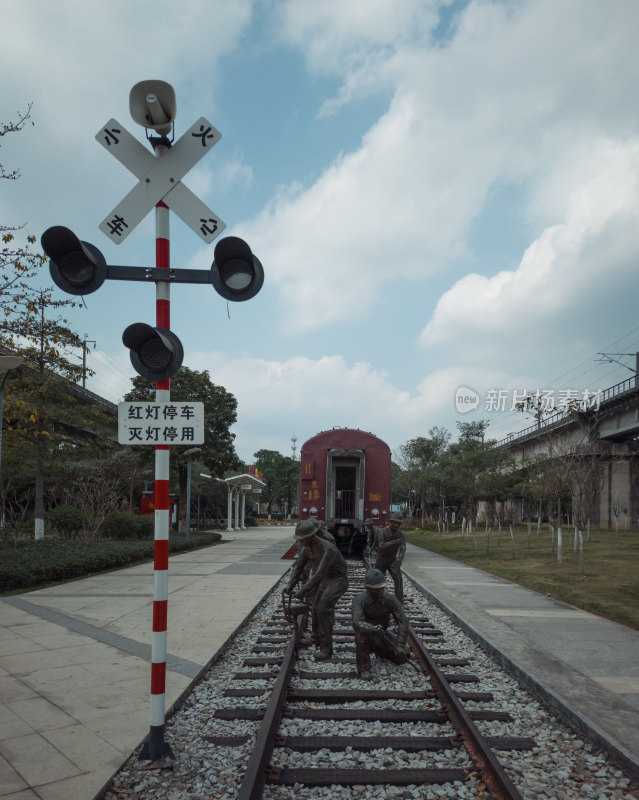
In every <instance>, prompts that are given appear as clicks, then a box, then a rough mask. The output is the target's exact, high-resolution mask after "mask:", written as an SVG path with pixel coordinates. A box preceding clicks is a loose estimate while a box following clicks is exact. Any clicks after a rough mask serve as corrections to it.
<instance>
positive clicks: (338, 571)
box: [286, 519, 348, 661]
mask: <svg viewBox="0 0 639 800" xmlns="http://www.w3.org/2000/svg"><path fill="white" fill-rule="evenodd" d="M318 530H319V526H318V525H317V521H316V520H310V519H308V520H304V522H300V523H299V524H298V525H297V527H296V528H295V540H296V542H297V543H298V544H299V545H300V554H299V556H298V557H297V560H296V562H295V566H294V567H293V572H292V574H291V578H290V580H289V582H288V586H287V588H286V592H287V593H288V594H291V593H292V592H293V590H294V589H295V586H296V585H297V584H298V582H299V581H300V578H301V577H302V575H303V574H304V571H305V569H306V567H307V566H308V567H310V571H311V576H310V578H308V580H305V582H304V583H303V584H302V585H301V586H300V587H299V589H298V590H297V591H296V592H295V595H296V597H298V598H300V599H301V598H306V597H309V598H310V597H312V614H311V620H312V626H311V631H312V637H313V642H314V643H315V645H316V646H317V647H318V648H319V650H318V652H317V654H316V655H315V660H316V661H326V660H328V659H329V658H332V657H333V626H334V624H335V605H336V604H337V601H338V600H339V598H340V597H341V596H342V595H343V594H344V592H345V591H346V589H347V588H348V577H347V567H346V561H345V560H344V556H342V554H341V553H340V551H339V550H338V549H337V547H336V546H335V545H334V544H333V543H332V542H329V541H327V540H326V539H323V538H320V536H319V535H318Z"/></svg>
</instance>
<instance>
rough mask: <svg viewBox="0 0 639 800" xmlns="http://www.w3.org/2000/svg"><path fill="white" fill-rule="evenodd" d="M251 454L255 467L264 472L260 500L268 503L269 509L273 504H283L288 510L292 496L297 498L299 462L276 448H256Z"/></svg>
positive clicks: (291, 502) (281, 505)
mask: <svg viewBox="0 0 639 800" xmlns="http://www.w3.org/2000/svg"><path fill="white" fill-rule="evenodd" d="M253 456H254V457H255V468H256V469H257V470H258V471H259V472H263V473H264V483H265V484H266V487H265V488H264V489H263V490H262V495H261V502H264V503H267V504H268V509H269V511H270V510H271V507H272V506H273V505H278V506H280V507H281V508H283V507H284V504H287V507H288V509H289V510H290V508H291V506H292V504H293V502H294V499H293V498H297V486H298V483H299V477H300V465H299V462H298V461H296V460H295V459H294V458H291V457H290V456H283V455H282V454H281V453H278V452H277V450H258V451H257V453H253Z"/></svg>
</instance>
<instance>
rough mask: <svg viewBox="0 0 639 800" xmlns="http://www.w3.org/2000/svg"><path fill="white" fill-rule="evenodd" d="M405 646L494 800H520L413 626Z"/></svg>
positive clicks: (514, 787) (518, 794) (516, 791)
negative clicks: (414, 658)
mask: <svg viewBox="0 0 639 800" xmlns="http://www.w3.org/2000/svg"><path fill="white" fill-rule="evenodd" d="M408 642H409V645H410V647H411V649H412V651H413V652H414V653H415V656H416V657H417V659H418V660H419V662H420V663H421V664H422V666H423V668H424V672H425V673H426V674H427V675H428V677H429V678H430V682H431V686H432V688H433V690H434V691H435V693H436V695H437V696H438V699H439V701H440V702H441V703H442V705H443V706H444V709H445V711H446V713H447V714H448V716H449V719H450V721H451V722H452V724H453V726H454V728H455V730H456V731H457V733H458V734H459V736H460V737H461V739H462V741H463V743H464V745H465V747H466V750H467V751H468V753H469V755H470V757H471V759H472V761H473V763H474V764H475V766H476V767H477V770H478V771H479V774H480V775H481V778H482V780H483V781H484V783H485V784H486V786H487V787H488V789H489V790H490V792H491V793H492V794H493V795H494V796H495V798H496V800H523V799H522V796H521V794H520V793H519V791H518V790H517V787H516V786H515V785H514V784H513V783H512V781H511V780H510V778H509V777H508V775H507V774H506V772H505V770H504V768H503V766H502V765H501V764H500V763H499V761H498V760H497V758H496V757H495V754H494V753H493V751H492V750H491V748H490V746H489V744H488V742H487V741H486V739H485V738H484V737H483V736H482V735H481V733H480V732H479V730H478V729H477V726H476V725H475V723H474V722H473V720H472V719H471V717H470V715H469V714H468V712H467V711H466V709H465V708H464V706H463V705H462V703H461V701H460V700H459V698H458V697H457V695H456V694H455V692H454V691H453V689H452V687H451V685H450V683H449V682H448V680H447V679H446V677H445V676H444V674H443V672H442V671H441V670H440V669H439V667H438V666H437V664H436V663H435V661H434V660H433V658H432V657H431V655H430V653H429V652H428V650H427V649H426V648H425V647H424V645H423V644H422V642H421V641H420V639H419V637H418V636H417V635H416V633H415V631H414V629H413V627H412V626H410V627H409V629H408Z"/></svg>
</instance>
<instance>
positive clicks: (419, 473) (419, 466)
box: [398, 427, 451, 526]
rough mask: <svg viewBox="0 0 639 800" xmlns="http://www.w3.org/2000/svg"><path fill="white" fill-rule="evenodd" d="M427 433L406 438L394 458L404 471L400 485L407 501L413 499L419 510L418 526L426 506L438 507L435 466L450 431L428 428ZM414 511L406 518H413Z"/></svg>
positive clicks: (438, 482)
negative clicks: (434, 505)
mask: <svg viewBox="0 0 639 800" xmlns="http://www.w3.org/2000/svg"><path fill="white" fill-rule="evenodd" d="M428 434H429V435H428V437H426V436H418V437H417V438H415V439H409V441H407V442H405V443H404V444H403V445H401V446H400V448H399V456H398V461H399V464H400V466H401V468H402V470H403V472H404V474H403V475H402V477H401V483H402V484H404V485H405V486H406V488H407V490H408V499H409V501H410V500H411V499H412V498H413V497H414V498H415V501H416V502H417V503H418V505H417V507H418V508H420V509H421V515H422V526H423V525H424V517H425V514H426V508H427V504H428V503H429V502H433V501H434V502H435V503H436V505H437V507H438V508H439V505H440V502H439V500H440V497H441V488H442V475H441V470H440V469H439V464H440V460H441V458H442V455H443V454H444V453H445V451H446V448H447V447H448V442H449V441H450V438H451V434H450V432H449V431H447V430H446V429H445V428H440V427H434V428H431V429H430V430H429V431H428ZM414 511H415V509H412V508H411V514H410V516H414Z"/></svg>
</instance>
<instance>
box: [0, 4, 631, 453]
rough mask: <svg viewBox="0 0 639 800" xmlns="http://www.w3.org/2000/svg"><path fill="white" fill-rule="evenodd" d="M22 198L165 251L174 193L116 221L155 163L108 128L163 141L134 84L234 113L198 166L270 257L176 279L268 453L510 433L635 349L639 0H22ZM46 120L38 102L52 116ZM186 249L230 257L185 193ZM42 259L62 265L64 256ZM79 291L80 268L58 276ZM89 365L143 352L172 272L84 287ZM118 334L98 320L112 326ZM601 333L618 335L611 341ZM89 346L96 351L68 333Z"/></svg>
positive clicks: (609, 377)
mask: <svg viewBox="0 0 639 800" xmlns="http://www.w3.org/2000/svg"><path fill="white" fill-rule="evenodd" d="M0 13H1V16H2V20H3V22H4V26H5V36H4V37H3V44H2V49H1V50H0V71H1V74H2V76H3V79H2V82H1V84H0V98H1V105H0V109H1V114H0V121H2V122H7V121H11V120H15V119H16V118H17V115H18V113H19V112H23V111H24V110H25V109H26V108H27V107H28V105H29V104H30V103H32V106H31V120H30V122H29V123H27V125H26V126H25V128H24V130H23V131H21V132H20V133H17V134H13V135H11V136H5V137H2V138H1V139H0V162H1V163H2V164H3V165H4V167H5V169H16V168H17V169H19V170H20V173H21V174H20V178H19V180H17V181H2V182H1V183H0V223H1V224H3V225H24V228H23V234H25V235H26V234H27V233H29V234H33V235H35V236H37V237H38V239H39V237H40V235H41V234H42V232H43V231H44V230H45V229H46V228H48V227H50V226H52V225H64V226H66V227H68V228H71V229H72V230H73V231H74V232H75V233H76V234H77V235H78V236H79V237H80V239H82V240H84V241H88V242H91V243H92V244H93V245H95V246H96V247H98V248H99V249H100V250H101V251H102V253H103V254H104V256H105V258H106V260H107V263H109V264H120V265H130V266H155V241H154V240H155V221H154V213H153V212H152V211H151V212H150V213H149V214H148V215H147V217H145V219H144V220H143V221H142V222H141V223H140V224H139V225H138V226H137V227H136V228H135V230H133V231H132V232H131V233H130V235H129V236H128V237H127V238H126V239H125V240H124V241H123V242H122V243H121V244H119V245H116V244H114V243H112V242H111V241H110V240H109V239H108V237H107V236H106V235H105V234H104V233H102V231H100V230H99V228H98V225H99V224H100V223H101V222H102V220H103V219H104V218H105V217H106V216H107V214H109V212H110V211H111V210H112V209H113V208H114V207H115V206H117V204H118V203H119V202H120V201H121V200H122V199H123V198H124V197H125V195H127V193H128V192H129V191H130V190H131V189H133V187H134V186H135V185H136V183H137V179H136V177H135V176H134V175H133V174H132V173H131V172H130V171H129V170H128V169H127V168H126V167H125V166H123V165H122V164H121V163H120V162H119V161H118V160H117V159H115V158H114V157H113V156H112V154H111V153H109V152H108V150H107V148H105V147H103V146H102V145H101V144H100V143H99V142H98V141H96V135H97V134H99V133H100V132H101V131H102V130H103V129H104V126H105V124H106V123H107V121H108V120H109V119H111V118H115V119H116V120H117V121H118V122H119V123H120V124H121V125H122V126H123V127H124V128H125V129H126V130H127V131H128V132H129V133H131V134H132V135H133V136H134V137H135V138H136V139H138V141H139V142H140V143H142V144H143V145H144V146H145V147H147V148H149V152H151V148H150V146H149V145H148V143H147V140H146V135H145V131H144V129H143V128H142V127H141V126H140V125H138V124H137V123H136V122H134V121H133V119H132V118H131V116H130V113H129V92H130V89H131V88H132V87H133V85H134V84H136V83H138V82H139V81H142V80H147V79H159V80H164V81H167V82H168V83H170V84H171V85H172V86H173V87H174V88H175V92H176V97H177V114H176V118H175V139H176V140H178V139H179V138H180V137H181V136H182V135H183V134H184V133H185V132H186V131H188V129H189V128H190V127H191V125H193V123H194V122H195V121H196V120H198V119H199V118H200V117H205V118H206V120H208V122H209V123H211V124H212V125H213V126H215V128H216V129H217V130H218V131H220V133H221V134H222V138H221V140H220V141H219V142H218V143H217V144H216V145H215V146H214V147H213V148H211V149H210V152H207V153H206V156H205V157H203V158H202V159H201V160H200V161H199V162H198V163H197V164H196V165H195V166H194V167H193V168H192V169H191V170H190V171H189V172H188V173H187V174H186V175H185V176H184V178H183V183H184V184H185V185H186V186H187V187H188V188H189V189H190V190H191V191H192V192H193V193H194V194H195V195H196V196H197V197H198V198H200V200H202V201H203V202H204V203H205V204H206V205H207V206H208V207H209V208H210V209H211V210H212V211H214V212H215V213H216V214H218V215H219V216H220V218H221V219H222V220H223V221H224V222H225V224H226V226H227V227H226V230H224V232H223V234H222V236H226V235H235V236H241V237H242V238H244V239H246V241H247V242H248V243H249V245H250V246H251V248H252V250H253V252H254V253H255V255H256V256H257V257H258V258H259V259H260V261H261V262H262V264H263V266H264V272H265V281H264V287H263V289H262V290H261V292H260V293H259V294H258V295H256V296H255V297H254V298H252V299H251V300H248V301H246V302H244V303H227V301H226V300H224V299H223V298H222V297H220V296H219V295H218V294H216V292H215V291H214V289H213V288H212V287H211V288H210V290H209V288H208V287H207V286H204V285H188V284H181V285H179V284H178V285H174V286H172V287H171V330H173V331H174V332H175V333H176V334H177V335H178V336H179V338H180V340H181V341H182V343H183V346H184V351H185V357H184V364H185V365H186V366H188V367H190V368H191V369H195V370H208V372H209V375H210V378H211V380H212V381H213V383H215V384H218V385H221V386H224V387H225V388H226V389H227V390H228V391H229V392H231V393H232V394H233V395H234V396H235V397H236V398H237V401H238V412H237V413H238V419H237V423H236V424H235V425H234V427H233V431H234V433H235V436H236V439H235V445H236V450H237V453H238V455H239V456H240V458H241V459H242V460H244V461H245V462H246V463H252V462H253V460H254V459H253V454H254V453H255V452H257V451H258V450H260V449H270V450H277V451H279V452H280V453H282V454H284V455H292V454H293V452H294V451H293V447H295V448H296V452H297V454H298V455H299V450H300V447H301V445H302V443H303V442H304V441H306V440H307V439H308V438H310V437H311V436H314V435H315V434H316V433H319V432H320V431H323V430H327V429H330V428H333V427H351V428H361V429H362V430H366V431H370V432H372V433H374V434H375V435H377V436H379V437H380V438H381V439H383V440H384V441H386V442H387V443H388V445H389V446H390V448H391V450H392V451H393V452H394V453H398V451H399V448H400V446H401V445H402V444H403V443H405V442H407V441H408V440H410V439H413V438H416V437H418V436H428V435H429V431H430V430H431V429H432V428H433V427H435V426H439V427H444V428H447V429H448V430H450V431H451V433H452V434H453V438H456V434H457V423H464V422H471V421H476V420H480V419H483V420H486V421H487V422H488V423H489V428H488V435H489V436H490V437H491V438H495V439H497V440H500V439H502V438H504V437H505V436H507V435H508V434H509V433H512V432H516V431H518V430H521V429H523V428H526V427H527V426H529V425H531V424H532V422H533V420H532V418H531V417H530V416H529V415H527V414H525V413H522V412H519V411H517V410H516V409H514V404H515V403H516V402H517V401H518V400H521V399H522V397H523V396H524V395H525V394H526V393H531V394H535V393H537V392H538V393H539V395H540V396H541V397H543V398H545V400H544V401H542V402H543V403H545V404H546V407H547V408H549V407H551V406H552V405H554V406H561V405H562V403H564V402H565V401H566V400H567V399H570V398H578V399H584V398H585V399H586V400H587V401H588V402H590V403H593V402H596V393H597V391H598V390H599V389H604V388H607V387H609V386H612V385H614V384H616V383H618V382H620V381H623V380H626V379H628V378H631V377H632V376H633V374H634V367H635V357H634V354H635V353H636V352H637V351H639V319H638V317H637V314H636V311H635V308H636V302H635V300H636V298H637V297H638V296H639V269H637V266H638V264H639V224H638V222H639V202H638V200H639V180H638V179H639V106H638V104H637V102H636V87H637V86H638V85H639V58H637V54H636V31H637V30H638V29H639V3H637V2H636V0H609V2H606V3H602V2H601V0H367V2H366V3H364V2H361V0H322V2H321V3H310V2H305V0H233V2H229V1H227V2H223V0H188V1H187V2H185V3H182V4H180V5H179V6H178V4H176V3H168V2H165V0H154V1H153V2H149V1H148V0H137V1H136V2H131V0H127V2H124V1H123V0H112V1H111V2H110V3H101V4H97V3H86V2H80V0H57V2H56V3H50V2H46V0H0ZM31 123H33V124H31ZM170 225H171V228H170V239H171V265H172V266H174V267H185V268H186V267H188V268H197V269H203V270H208V269H209V268H210V265H211V262H212V261H213V250H214V246H215V242H213V243H211V244H206V243H205V242H203V241H202V239H201V238H199V237H198V236H197V235H196V234H195V233H194V232H193V231H192V230H191V229H190V228H189V227H187V226H186V225H185V224H184V223H183V222H182V220H181V219H180V218H179V217H178V216H176V215H175V214H171V223H170ZM43 280H45V281H48V284H47V285H51V284H50V280H49V278H48V274H47V273H45V275H44V276H43ZM60 295H61V296H63V295H62V293H60ZM69 318H70V321H71V323H72V326H73V328H74V330H76V331H77V332H78V333H80V334H81V335H84V334H86V339H87V340H88V341H89V342H90V344H89V347H90V348H91V349H90V352H89V354H88V357H87V365H88V366H89V367H90V368H91V369H93V370H95V373H96V374H95V375H94V376H93V377H90V378H88V379H87V388H89V389H91V390H92V391H94V392H96V393H97V394H100V395H101V396H103V397H106V398H107V399H109V400H111V401H113V402H118V401H120V400H121V399H122V397H123V395H124V394H125V393H126V392H127V391H128V390H129V388H130V387H131V378H132V377H133V376H134V375H135V373H134V371H133V368H132V366H131V363H130V359H129V352H128V350H127V349H126V348H125V347H124V345H123V344H122V332H123V330H124V329H125V328H126V327H127V326H128V325H130V324H131V323H133V322H147V323H149V324H152V325H153V324H155V290H154V286H152V285H145V284H144V283H143V282H140V283H137V282H122V281H115V280H109V281H106V283H105V284H104V285H103V286H102V287H101V288H100V289H99V290H98V291H96V292H95V293H93V294H90V295H86V296H85V298H84V303H83V304H82V305H81V306H79V307H78V308H76V309H74V310H73V311H72V313H71V314H70V317H69ZM94 342H95V346H94V344H93V343H94ZM602 354H604V355H602ZM72 356H73V357H77V358H78V359H81V353H80V352H79V353H77V354H72Z"/></svg>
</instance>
